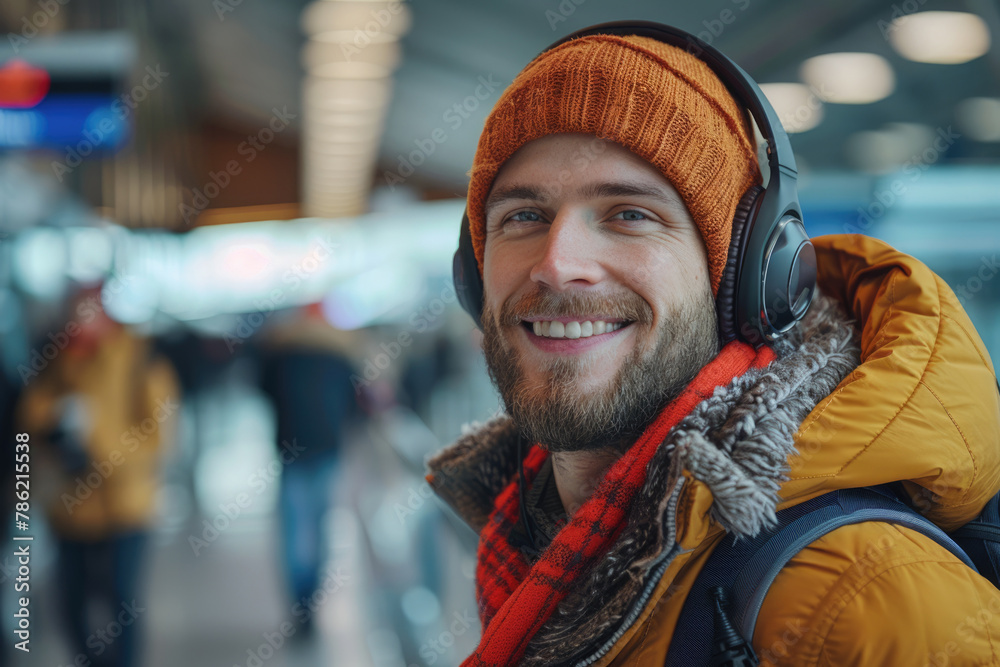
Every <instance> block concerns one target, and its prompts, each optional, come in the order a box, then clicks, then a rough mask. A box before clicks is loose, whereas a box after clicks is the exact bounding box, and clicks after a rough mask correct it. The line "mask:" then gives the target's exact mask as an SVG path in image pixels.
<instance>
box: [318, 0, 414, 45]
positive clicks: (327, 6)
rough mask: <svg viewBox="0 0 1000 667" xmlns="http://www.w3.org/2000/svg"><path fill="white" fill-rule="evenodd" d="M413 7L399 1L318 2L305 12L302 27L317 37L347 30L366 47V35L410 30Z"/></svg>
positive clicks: (328, 0)
mask: <svg viewBox="0 0 1000 667" xmlns="http://www.w3.org/2000/svg"><path fill="white" fill-rule="evenodd" d="M410 22H411V15H410V8H409V7H408V6H407V5H406V4H405V3H403V2H399V1H398V0H326V1H325V2H314V3H313V4H311V5H309V6H308V7H306V8H305V10H304V11H303V12H302V29H303V31H305V33H306V34H307V35H310V36H315V35H318V34H321V33H324V32H329V31H331V30H344V31H348V32H350V33H351V35H352V38H354V39H357V40H358V42H359V44H358V46H363V45H364V43H365V38H366V37H367V38H373V36H374V35H378V34H389V35H394V36H396V37H398V36H400V35H403V34H405V33H406V32H407V31H408V30H409V29H410Z"/></svg>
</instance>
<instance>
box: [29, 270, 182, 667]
mask: <svg viewBox="0 0 1000 667" xmlns="http://www.w3.org/2000/svg"><path fill="white" fill-rule="evenodd" d="M66 321H67V325H66V326H65V327H64V328H63V333H64V334H65V335H66V336H67V337H68V340H67V341H66V345H65V348H64V349H62V350H61V352H59V354H58V356H56V357H55V358H53V359H52V360H51V361H50V362H49V363H48V365H46V366H45V367H44V368H42V369H41V370H40V371H39V372H38V374H37V377H29V378H27V379H26V382H27V387H26V389H25V390H24V394H23V397H22V399H21V402H20V404H19V409H18V415H19V429H20V430H22V431H25V432H27V433H29V434H30V435H31V438H32V442H37V443H38V446H39V450H40V453H41V454H42V455H43V458H42V459H41V460H40V461H39V464H40V467H41V470H40V472H41V474H40V475H38V477H37V478H36V479H38V488H39V489H40V492H41V495H40V496H39V500H40V501H43V502H45V504H46V510H47V517H48V521H49V524H50V526H51V528H52V531H53V532H54V534H55V537H56V539H57V541H58V546H59V555H58V563H57V566H58V573H57V586H58V598H59V603H60V606H61V611H62V617H63V620H64V623H65V626H66V631H67V634H68V638H69V647H70V649H71V650H72V651H73V653H74V656H73V660H75V661H80V660H81V656H82V657H84V658H86V659H87V660H89V661H90V662H89V663H86V664H91V665H100V666H105V665H106V666H115V667H131V666H132V665H136V664H139V660H140V658H141V645H140V636H139V629H140V627H141V626H142V625H143V623H144V618H143V613H144V612H145V610H146V609H148V601H147V598H146V596H145V594H144V592H143V590H142V586H141V581H142V578H143V567H144V564H145V561H146V557H145V555H146V551H147V546H148V541H149V533H150V529H151V526H152V524H153V522H154V521H155V519H156V515H157V507H156V498H157V492H158V488H159V479H158V477H159V472H160V469H161V466H162V458H163V449H164V446H165V445H166V444H167V443H168V442H169V441H170V439H171V437H172V434H173V427H174V425H175V423H176V420H177V418H178V415H179V413H180V395H179V389H178V384H177V381H176V377H175V373H174V370H173V368H172V366H171V365H170V363H169V362H168V361H167V360H166V359H165V358H164V357H162V356H160V355H158V354H157V353H156V352H155V351H154V348H153V344H152V341H150V340H149V339H146V338H142V337H139V336H137V335H134V334H133V333H132V332H130V331H129V330H128V328H126V327H125V326H123V325H122V324H120V323H118V322H115V321H114V320H112V319H111V318H110V317H108V315H107V313H106V312H105V311H104V308H103V307H102V303H101V289H100V288H99V287H98V288H85V289H82V290H80V291H78V292H77V293H76V294H74V295H73V297H71V299H70V309H69V311H68V318H67V320H66ZM102 603H103V606H102ZM94 610H99V613H96V614H95V613H91V612H92V611H94ZM119 633H120V634H119ZM74 664H77V662H74Z"/></svg>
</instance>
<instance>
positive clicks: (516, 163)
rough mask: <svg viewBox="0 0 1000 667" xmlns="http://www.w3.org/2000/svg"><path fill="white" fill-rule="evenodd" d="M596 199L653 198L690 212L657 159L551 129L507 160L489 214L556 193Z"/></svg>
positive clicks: (495, 185) (487, 208)
mask: <svg viewBox="0 0 1000 667" xmlns="http://www.w3.org/2000/svg"><path fill="white" fill-rule="evenodd" d="M559 195H565V196H567V197H571V198H574V199H584V200H586V199H596V198H606V197H617V196H638V197H643V196H644V197H651V198H654V199H658V200H660V203H661V204H665V205H668V206H671V207H678V208H680V209H682V210H683V211H684V212H686V210H687V209H686V207H685V206H684V203H683V200H682V199H681V196H680V195H679V194H678V192H677V190H676V189H674V187H673V185H672V184H671V183H670V181H669V180H668V179H667V178H666V177H665V176H664V175H663V174H662V173H661V172H660V171H659V170H658V169H657V168H656V167H654V166H653V165H652V164H650V163H649V162H647V161H646V160H644V159H643V158H641V157H639V156H638V155H636V154H635V153H633V152H632V151H630V150H628V149H627V148H625V147H624V146H622V145H621V144H618V143H615V142H613V141H610V140H606V139H600V138H598V137H595V136H591V135H584V134H552V135H547V136H545V137H541V138H539V139H535V140H534V141H531V142H528V143H527V144H525V145H524V146H522V147H521V148H519V149H518V150H517V151H516V152H515V153H514V155H512V156H511V157H510V159H508V160H507V161H506V162H505V163H504V165H503V167H501V169H500V171H499V172H498V173H497V177H496V179H495V180H494V181H493V186H492V188H491V189H490V193H489V195H488V196H487V199H486V205H485V212H486V214H487V215H489V214H490V211H491V209H495V208H497V207H498V206H500V205H501V204H503V203H504V202H506V201H509V200H511V199H531V200H538V201H542V202H547V201H549V200H550V199H552V198H553V197H555V196H559Z"/></svg>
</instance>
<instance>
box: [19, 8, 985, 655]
mask: <svg viewBox="0 0 1000 667" xmlns="http://www.w3.org/2000/svg"><path fill="white" fill-rule="evenodd" d="M626 18H631V19H636V18H638V19H646V20H654V21H661V22H665V23H670V24H673V25H676V26H678V27H680V28H683V29H685V30H688V31H690V32H693V33H695V34H697V35H698V37H699V38H700V39H701V40H703V41H704V42H707V43H709V44H713V45H714V46H717V47H719V48H721V49H722V50H723V51H725V52H726V53H727V54H728V55H730V56H731V57H733V58H734V59H735V60H736V61H737V62H739V63H740V64H741V65H742V66H743V67H744V68H745V69H746V70H748V71H749V72H750V73H751V74H752V75H753V76H754V77H755V78H756V79H757V80H758V81H759V82H761V83H762V84H764V85H763V89H764V90H765V93H766V94H767V95H768V97H769V98H770V99H771V100H772V102H773V104H774V105H775V106H776V108H777V110H778V113H779V115H780V116H781V118H782V121H783V123H784V124H785V127H786V128H787V129H788V130H789V131H790V132H792V133H794V134H793V135H792V146H793V148H794V149H795V152H796V159H797V160H798V164H799V168H800V184H801V190H800V196H801V200H802V204H803V210H804V216H805V224H806V228H807V230H808V231H809V232H810V233H811V234H813V235H819V234H828V233H862V234H868V235H871V236H876V237H879V238H882V239H884V240H886V241H888V242H889V243H891V244H892V245H894V246H896V247H897V248H899V249H901V250H903V251H905V252H908V253H910V254H913V255H915V256H916V257H918V258H920V259H921V260H923V261H925V262H926V263H927V264H929V265H930V266H931V267H932V268H933V269H934V270H935V271H937V272H938V273H939V274H940V275H941V276H943V277H944V279H945V280H947V281H948V283H949V284H950V285H951V286H952V288H953V289H954V290H955V291H956V293H957V294H958V295H959V298H960V299H961V300H962V303H963V304H964V306H965V308H966V309H967V310H968V312H969V315H970V316H971V318H972V320H973V322H974V323H975V325H976V327H977V329H978V331H979V334H980V335H981V336H982V338H983V339H984V340H985V342H986V345H987V347H988V348H989V350H990V353H991V355H992V357H993V359H994V360H996V359H998V353H1000V309H998V308H997V305H998V302H1000V280H997V279H995V278H996V276H997V274H998V273H1000V264H998V261H997V254H998V252H1000V231H998V230H1000V46H998V45H997V41H998V38H1000V9H998V3H997V2H995V1H990V0H967V1H965V2H958V1H955V2H939V1H937V0H898V1H896V2H890V1H888V0H845V1H843V2H838V3H802V2H793V1H791V0H708V1H705V2H699V3H681V2H675V1H673V0H671V1H668V2H664V1H663V0H642V1H640V0H615V2H609V1H607V0H513V1H511V0H505V1H504V2H496V3H489V4H480V3H468V2H460V1H459V0H422V1H421V2H419V3H412V4H411V3H400V2H395V1H391V2H386V1H384V0H373V1H357V0H355V1H346V0H345V1H339V0H321V1H316V2H311V3H307V2H303V1H301V0H280V1H279V0H246V1H244V0H211V1H209V0H199V1H195V0H173V1H172V2H165V1H157V0H146V1H141V0H136V1H134V2H133V1H132V0H117V1H111V0H108V1H105V0H4V2H3V4H2V6H0V33H2V34H3V36H4V39H0V371H2V372H0V399H2V401H0V428H2V431H3V442H4V443H5V444H4V446H3V447H4V451H5V452H7V453H5V454H4V457H3V461H2V468H3V472H4V475H5V477H4V479H5V480H13V479H14V475H15V472H16V471H15V462H14V457H13V448H14V447H13V443H14V435H13V434H14V433H15V432H27V433H28V434H29V435H30V438H31V456H30V470H31V487H30V491H31V501H30V509H29V512H28V515H29V525H28V527H27V528H26V529H20V528H19V527H16V526H15V524H14V522H13V520H11V522H10V525H8V526H7V533H8V534H7V535H6V537H5V538H4V539H5V543H6V544H8V545H12V544H14V542H13V541H11V535H12V534H16V535H29V534H30V535H32V536H34V540H33V541H32V543H31V550H32V560H31V574H30V586H31V588H30V596H31V606H30V613H31V619H32V622H31V649H32V651H31V653H30V655H29V654H24V653H22V652H20V651H15V650H13V649H12V644H13V640H11V639H10V638H12V637H15V635H14V634H13V633H14V630H15V618H14V616H13V613H14V611H15V610H16V609H17V608H18V602H17V600H16V598H17V597H19V596H21V595H23V594H24V593H15V591H14V582H15V578H16V576H17V563H16V559H14V557H13V555H12V554H13V547H5V548H4V550H3V555H2V556H0V582H2V595H0V604H2V610H0V611H2V615H0V619H2V620H0V623H2V624H3V637H5V641H4V642H3V651H4V653H3V654H0V659H2V660H4V663H5V664H26V665H70V664H72V665H90V664H94V665H149V666H156V667H160V666H163V667H166V666H171V667H172V666H174V665H182V664H183V665H192V666H199V665H244V666H246V667H261V666H262V665H265V664H266V665H269V666H275V667H276V666H279V665H289V666H299V665H318V664H323V665H352V666H353V665H360V666H368V665H371V666H378V667H382V666H385V667H390V666H391V667H404V666H405V667H410V666H413V665H457V664H459V663H460V662H461V660H462V659H463V658H464V657H466V656H467V655H468V654H469V652H470V651H471V650H472V648H473V647H474V646H475V644H476V642H477V639H478V632H479V630H478V618H477V612H476V606H475V601H474V597H473V570H474V564H475V535H474V534H473V533H472V531H471V530H470V529H468V528H466V527H465V526H464V525H463V524H462V523H461V522H460V521H459V520H458V519H457V518H456V517H455V516H454V515H453V514H451V513H450V511H448V510H447V509H446V508H444V507H443V506H442V505H441V504H440V503H438V502H437V501H436V500H435V499H434V498H432V494H431V493H430V490H429V488H428V486H427V484H426V482H425V481H424V479H423V473H424V464H423V462H424V460H425V458H426V457H427V456H428V455H429V454H430V453H432V452H434V451H435V450H437V449H439V448H441V447H443V446H444V445H446V444H448V443H450V442H451V441H453V440H454V439H455V438H456V437H457V436H459V435H460V434H461V432H462V430H463V428H465V427H466V426H467V425H469V424H470V423H473V422H477V421H484V420H486V419H488V418H490V417H491V416H492V415H493V414H494V413H495V412H496V411H497V410H498V408H499V406H500V404H499V400H498V398H497V396H496V395H495V393H494V391H493V389H492V387H491V386H490V383H489V381H488V378H487V376H486V372H485V367H484V364H483V361H482V355H481V353H480V351H479V338H478V333H477V332H476V331H475V329H474V328H473V325H472V323H471V321H470V319H469V318H468V317H467V316H465V315H464V314H463V313H462V312H461V310H460V308H459V307H458V305H457V302H456V298H455V293H454V290H453V288H452V285H451V278H450V271H451V255H452V253H453V252H454V250H455V248H456V246H457V237H458V235H457V233H458V225H459V221H460V219H461V214H462V210H463V206H464V200H463V197H464V196H465V191H466V187H467V177H466V172H467V171H468V169H469V167H470V165H471V161H472V157H473V154H474V151H475V147H476V143H477V140H478V136H479V132H480V130H481V129H482V124H483V120H484V118H485V117H486V115H487V113H488V112H489V110H490V109H491V108H492V106H493V104H494V103H495V102H496V100H497V98H498V96H499V95H500V93H501V92H502V91H503V89H504V88H505V87H506V85H507V84H509V83H510V81H511V80H512V79H513V77H514V76H515V75H516V74H517V73H518V71H520V69H521V68H522V67H523V66H524V65H525V64H527V62H528V61H529V60H531V59H532V58H533V57H534V56H535V55H536V54H537V53H538V52H539V51H541V50H542V49H543V48H544V47H545V46H547V45H548V44H550V43H551V42H553V41H555V40H556V39H557V38H559V37H562V36H563V35H565V34H568V33H569V32H571V31H573V30H577V29H580V28H583V27H586V26H588V25H591V24H594V23H599V22H603V21H610V20H619V19H626ZM6 443H11V445H9V446H8V445H7V444H6ZM22 470H23V469H22ZM5 488H8V489H9V488H10V485H9V484H7V482H5ZM4 496H5V497H4V499H3V508H4V510H5V511H6V512H8V516H12V517H13V514H14V511H15V500H16V499H15V498H13V497H12V496H11V494H10V493H9V492H5V494H4ZM5 525H7V524H6V523H5ZM18 544H22V543H20V542H19V543H18Z"/></svg>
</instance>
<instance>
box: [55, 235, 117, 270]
mask: <svg viewBox="0 0 1000 667" xmlns="http://www.w3.org/2000/svg"><path fill="white" fill-rule="evenodd" d="M65 233H66V241H67V242H66V247H67V250H68V252H69V258H68V261H67V263H66V274H67V275H68V276H69V277H70V278H72V279H73V280H76V281H78V282H82V283H88V282H96V281H98V280H100V279H101V278H102V277H104V276H105V275H107V273H108V272H109V271H110V270H111V262H112V258H113V255H114V248H113V246H112V238H111V235H110V234H108V233H107V232H106V231H105V230H103V229H98V228H94V227H72V228H69V229H67V230H66V232H65Z"/></svg>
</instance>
